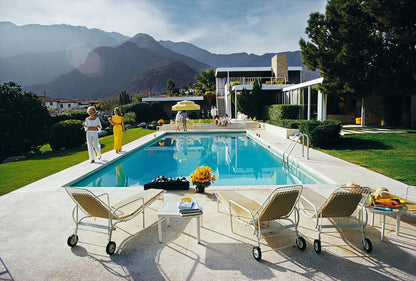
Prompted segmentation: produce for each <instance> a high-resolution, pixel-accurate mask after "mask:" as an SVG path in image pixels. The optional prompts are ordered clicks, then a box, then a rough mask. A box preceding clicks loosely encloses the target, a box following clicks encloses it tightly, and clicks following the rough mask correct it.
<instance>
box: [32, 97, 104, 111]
mask: <svg viewBox="0 0 416 281" xmlns="http://www.w3.org/2000/svg"><path fill="white" fill-rule="evenodd" d="M39 98H40V99H41V100H43V101H44V102H45V105H46V107H47V108H48V109H52V110H56V112H65V111H73V110H86V109H87V108H88V107H89V106H91V105H94V104H96V103H98V102H99V101H98V100H78V99H58V98H51V97H47V96H39Z"/></svg>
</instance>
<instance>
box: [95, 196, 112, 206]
mask: <svg viewBox="0 0 416 281" xmlns="http://www.w3.org/2000/svg"><path fill="white" fill-rule="evenodd" d="M104 195H105V196H106V197H107V205H108V208H110V195H108V193H102V194H99V195H96V197H97V198H99V197H101V196H104Z"/></svg>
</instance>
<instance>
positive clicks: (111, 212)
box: [65, 187, 165, 255]
mask: <svg viewBox="0 0 416 281" xmlns="http://www.w3.org/2000/svg"><path fill="white" fill-rule="evenodd" d="M65 190H66V192H67V193H68V195H69V196H70V197H71V198H72V200H73V201H74V202H75V204H76V205H75V207H74V209H73V211H72V218H73V220H74V222H75V232H74V234H73V235H71V236H69V237H68V241H67V244H68V246H70V247H74V246H75V245H76V244H77V242H78V235H77V232H78V225H79V224H80V223H81V221H82V220H83V219H85V218H90V217H97V218H104V219H108V244H107V247H106V252H107V254H109V255H112V254H113V253H114V252H115V250H116V243H115V242H113V241H111V234H112V232H113V230H115V226H116V224H118V223H119V222H123V221H128V220H131V219H133V218H134V217H136V216H137V215H139V214H141V213H143V227H144V226H145V220H144V211H145V208H146V207H148V206H149V205H150V204H152V203H153V202H154V201H155V200H157V199H159V198H163V195H164V193H165V191H164V190H163V189H162V190H160V189H148V190H145V191H143V192H140V193H138V194H135V195H133V196H130V197H128V198H126V199H124V200H122V201H120V202H118V203H116V204H114V205H110V196H109V195H108V193H103V194H100V195H95V194H94V193H92V192H91V191H89V190H88V189H84V188H77V187H65ZM103 197H104V200H103V199H102V198H103ZM79 210H81V211H82V212H83V213H85V216H82V217H79Z"/></svg>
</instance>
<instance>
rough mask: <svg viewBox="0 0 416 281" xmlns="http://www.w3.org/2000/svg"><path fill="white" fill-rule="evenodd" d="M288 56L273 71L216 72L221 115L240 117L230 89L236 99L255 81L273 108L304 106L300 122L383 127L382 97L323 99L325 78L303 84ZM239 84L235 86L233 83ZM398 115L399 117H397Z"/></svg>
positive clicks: (274, 61)
mask: <svg viewBox="0 0 416 281" xmlns="http://www.w3.org/2000/svg"><path fill="white" fill-rule="evenodd" d="M287 59H288V58H287V55H275V56H274V57H273V58H272V60H271V66H270V67H223V68H217V69H216V72H215V76H216V95H217V106H218V109H219V112H220V114H225V113H226V114H228V115H229V116H233V117H235V116H237V109H236V108H235V107H234V108H233V106H232V102H231V94H230V90H229V89H230V85H232V86H233V87H232V90H233V91H234V94H235V98H236V99H238V95H239V94H240V93H241V92H242V91H243V89H246V90H249V91H250V90H252V89H253V82H254V80H255V79H258V80H259V81H261V84H262V91H263V92H264V93H265V94H268V95H272V96H273V103H274V104H298V105H301V108H302V110H301V116H300V118H301V119H306V120H320V121H323V120H327V119H332V120H338V121H341V122H342V123H343V124H355V123H356V122H357V121H359V120H360V119H357V118H361V120H362V123H361V125H365V124H371V125H384V120H383V116H385V109H384V107H383V97H380V96H369V97H366V98H365V99H358V98H353V97H350V98H345V99H341V98H339V97H336V96H332V95H331V96H328V95H323V94H322V93H320V92H319V91H318V90H317V85H318V84H321V83H322V82H323V78H318V79H314V80H310V81H306V82H305V81H302V66H288V62H287ZM235 81H237V82H238V84H236V85H234V83H233V82H235ZM396 115H397V114H396Z"/></svg>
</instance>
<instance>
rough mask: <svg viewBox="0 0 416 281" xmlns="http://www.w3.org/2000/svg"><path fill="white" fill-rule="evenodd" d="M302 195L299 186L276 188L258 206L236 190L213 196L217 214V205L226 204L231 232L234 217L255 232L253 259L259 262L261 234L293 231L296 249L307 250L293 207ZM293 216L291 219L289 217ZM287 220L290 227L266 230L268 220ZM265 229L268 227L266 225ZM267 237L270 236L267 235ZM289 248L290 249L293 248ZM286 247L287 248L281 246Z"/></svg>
mask: <svg viewBox="0 0 416 281" xmlns="http://www.w3.org/2000/svg"><path fill="white" fill-rule="evenodd" d="M301 193H302V186H301V185H296V186H282V187H278V188H276V189H275V190H273V192H272V193H271V194H270V195H269V196H268V197H267V199H266V200H265V201H264V202H263V204H259V203H258V202H257V201H255V200H253V199H251V198H248V197H246V196H244V195H242V194H241V193H238V192H236V191H221V192H218V193H216V194H215V195H216V197H217V211H219V202H223V203H225V204H226V206H227V207H228V210H229V215H230V223H231V231H232V232H233V220H232V218H233V217H234V218H236V219H237V220H238V221H240V222H243V223H245V224H247V225H250V226H251V227H253V229H254V233H253V234H254V235H255V236H256V238H257V246H256V247H253V252H252V253H253V257H254V258H255V259H256V260H257V261H259V260H261V249H260V239H262V238H263V237H262V234H264V233H268V232H273V231H277V230H282V229H287V228H292V227H293V228H294V229H295V232H296V243H295V244H292V245H296V246H297V247H298V248H299V249H301V250H304V249H305V248H306V241H305V239H304V238H303V237H301V236H299V233H298V224H299V210H298V208H297V207H296V204H297V202H298V200H299V198H300V194H301ZM292 213H294V214H295V215H294V220H293V219H291V218H290V216H291V214H292ZM274 220H277V221H282V220H286V221H289V222H290V224H286V225H282V226H277V227H271V228H266V227H265V226H264V223H265V222H269V221H274ZM267 226H269V225H268V224H267ZM267 237H270V235H269V236H267ZM292 245H290V246H292ZM284 247H287V246H284ZM280 248H283V247H279V248H275V249H272V250H276V249H280Z"/></svg>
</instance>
